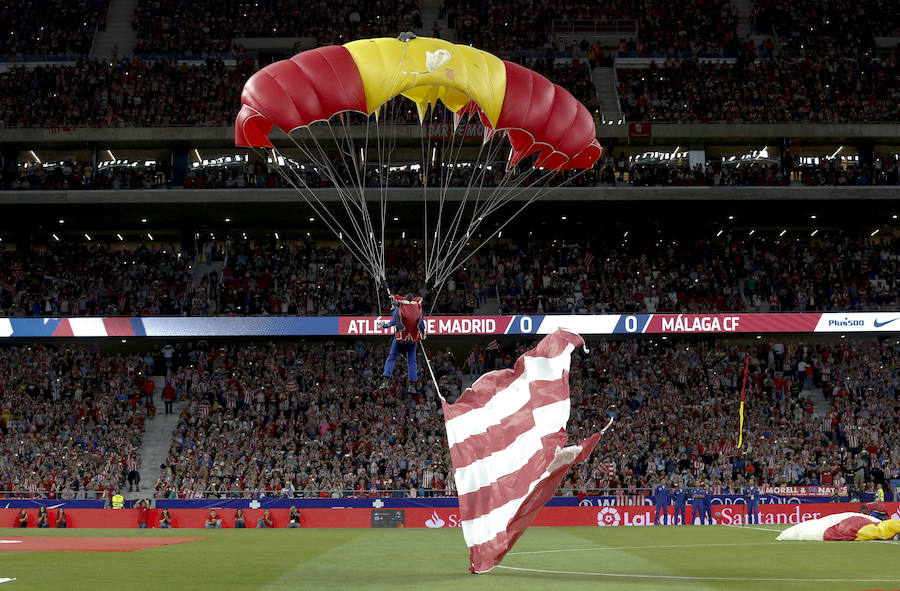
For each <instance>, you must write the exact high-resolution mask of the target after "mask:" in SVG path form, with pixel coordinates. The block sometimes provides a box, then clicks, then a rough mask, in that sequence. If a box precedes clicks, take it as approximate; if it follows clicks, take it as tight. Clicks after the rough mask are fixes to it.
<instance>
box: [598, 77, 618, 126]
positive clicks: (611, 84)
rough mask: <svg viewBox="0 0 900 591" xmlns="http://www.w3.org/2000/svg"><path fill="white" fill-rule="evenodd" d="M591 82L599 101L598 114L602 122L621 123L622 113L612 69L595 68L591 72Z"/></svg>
mask: <svg viewBox="0 0 900 591" xmlns="http://www.w3.org/2000/svg"><path fill="white" fill-rule="evenodd" d="M591 80H593V81H594V87H595V88H596V89H597V97H598V98H599V99H600V112H601V113H602V114H603V121H614V122H616V123H620V122H622V111H621V110H620V109H619V97H618V89H617V88H616V70H615V68H612V67H607V68H601V67H597V68H594V69H593V70H591Z"/></svg>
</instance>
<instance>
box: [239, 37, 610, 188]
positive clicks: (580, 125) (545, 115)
mask: <svg viewBox="0 0 900 591" xmlns="http://www.w3.org/2000/svg"><path fill="white" fill-rule="evenodd" d="M438 50H444V51H446V52H448V53H449V61H447V62H446V63H444V64H442V65H441V66H440V67H438V68H437V69H435V70H434V71H430V72H429V71H427V69H426V58H427V55H428V53H435V52H437V51H438ZM401 64H402V65H401ZM398 95H402V96H404V97H406V98H408V99H409V100H411V101H413V102H414V103H415V104H416V106H417V107H418V109H419V113H420V116H421V115H422V114H423V113H424V112H425V110H426V109H427V107H428V105H433V104H435V103H436V102H437V101H438V100H440V101H441V102H442V103H443V104H444V105H445V106H446V107H447V108H448V109H449V110H450V111H453V112H454V113H463V112H466V111H467V110H477V112H478V114H479V115H480V117H481V120H482V123H484V125H485V126H486V127H488V128H490V129H491V130H503V131H506V132H507V134H508V137H509V141H510V144H511V146H512V152H511V154H510V163H511V164H513V165H515V164H516V163H518V162H519V161H521V160H522V159H523V158H525V157H526V156H528V155H530V154H533V153H535V152H539V153H540V157H539V158H538V159H537V160H536V161H535V163H534V165H535V166H537V167H541V168H547V169H552V170H567V169H584V168H590V167H591V166H593V164H594V163H595V162H596V161H597V159H598V158H599V157H600V155H601V153H602V148H601V147H600V144H599V142H598V141H597V139H596V130H595V123H594V119H593V117H591V114H590V113H589V112H588V110H587V108H585V106H584V105H582V104H581V103H580V102H579V101H578V100H576V99H575V98H574V97H573V96H572V95H571V94H569V92H568V91H566V90H565V89H563V88H561V87H560V86H558V85H556V84H553V83H552V82H550V81H549V80H547V79H546V78H545V77H543V76H541V75H540V74H538V73H536V72H533V71H531V70H529V69H528V68H524V67H522V66H519V65H517V64H514V63H512V62H508V61H504V60H501V59H500V58H498V57H496V56H494V55H491V54H489V53H486V52H484V51H481V50H479V49H475V48H472V47H469V46H467V45H455V44H453V43H449V42H447V41H443V40H441V39H431V38H422V37H419V38H414V39H412V40H410V41H408V42H404V41H400V40H397V39H390V38H381V39H363V40H359V41H352V42H350V43H347V44H346V45H335V46H328V47H320V48H318V49H313V50H310V51H304V52H303V53H300V54H297V55H295V56H294V57H292V58H291V59H288V60H284V61H280V62H276V63H274V64H272V65H269V66H267V67H265V68H263V69H262V70H260V71H259V72H257V73H256V74H254V75H253V77H251V78H250V80H249V81H248V82H247V83H246V84H245V85H244V91H243V93H242V95H241V103H242V107H241V111H240V113H239V114H238V117H237V121H236V122H235V143H236V144H237V145H238V146H250V147H271V146H272V143H271V142H270V141H269V138H268V135H269V133H270V132H271V130H272V126H273V125H274V126H277V127H279V128H280V129H282V130H283V131H285V132H290V131H292V130H295V129H297V128H300V127H304V126H308V125H310V124H311V123H314V122H317V121H323V120H327V119H330V118H331V117H333V116H334V115H336V114H339V113H341V112H345V111H356V112H359V113H364V114H367V115H372V114H374V113H376V112H377V110H378V109H379V108H380V107H381V106H382V105H383V104H384V103H385V102H387V101H388V100H389V99H391V98H393V97H396V96H398Z"/></svg>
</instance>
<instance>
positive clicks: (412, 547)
mask: <svg viewBox="0 0 900 591" xmlns="http://www.w3.org/2000/svg"><path fill="white" fill-rule="evenodd" d="M777 532H778V528H777V527H774V526H773V527H771V528H770V527H768V526H761V527H760V528H759V529H750V528H739V527H726V526H715V527H701V526H697V527H620V528H588V527H571V528H531V529H529V530H528V531H526V532H525V535H524V536H523V537H522V538H521V539H520V540H519V542H518V544H516V546H515V547H514V548H513V551H512V552H511V553H510V554H509V555H507V557H506V558H505V559H504V561H503V563H502V565H501V567H499V568H496V569H494V570H493V571H492V572H490V573H487V574H482V575H471V574H469V572H468V570H467V567H468V550H467V549H466V547H465V543H464V542H463V537H462V532H461V531H460V530H459V529H440V530H428V529H332V530H323V529H307V530H302V529H301V530H287V529H279V530H255V529H246V530H231V529H229V530H218V531H207V530H184V529H176V530H168V531H163V530H79V529H71V530H53V529H50V530H35V529H28V530H17V529H3V530H0V540H2V539H8V538H12V537H18V536H48V537H49V536H101V537H108V536H148V537H152V536H179V537H180V536H202V537H206V538H207V539H205V540H202V541H197V542H190V543H185V544H177V545H172V546H163V547H158V548H153V549H147V550H139V551H135V552H4V551H0V577H15V578H16V580H15V581H13V582H10V583H5V584H3V585H2V586H0V591H6V590H7V589H9V591H15V589H52V590H59V589H89V590H90V591H98V590H100V589H116V590H119V589H123V590H127V589H135V590H145V589H163V590H166V591H176V590H180V589H190V590H195V589H196V590H206V589H209V590H223V589H241V590H244V589H263V590H270V589H271V590H276V589H341V590H343V589H350V590H359V589H389V590H392V591H393V590H398V589H428V590H441V589H447V590H450V589H452V590H454V591H458V590H459V589H484V590H490V589H514V590H515V591H526V590H529V589H565V590H572V589H591V590H597V589H665V590H677V589H689V590H691V591H697V590H701V589H727V590H733V589H766V590H768V589H773V590H780V589H784V590H788V589H790V590H795V589H815V590H830V589H897V588H900V560H898V557H900V543H897V542H865V543H863V542H776V541H775V536H776V535H777Z"/></svg>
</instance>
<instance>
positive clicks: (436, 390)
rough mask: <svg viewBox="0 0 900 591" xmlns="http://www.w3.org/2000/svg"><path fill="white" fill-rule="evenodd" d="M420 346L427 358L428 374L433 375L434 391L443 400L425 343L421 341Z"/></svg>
mask: <svg viewBox="0 0 900 591" xmlns="http://www.w3.org/2000/svg"><path fill="white" fill-rule="evenodd" d="M419 345H421V346H422V356H424V357H425V365H427V366H428V373H429V374H431V381H432V382H434V391H435V392H437V395H438V398H443V396H441V389H440V388H439V387H438V381H437V378H435V377H434V370H433V369H431V361H429V360H428V353H427V352H426V351H425V343H424V342H422V341H419Z"/></svg>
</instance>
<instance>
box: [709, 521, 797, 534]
mask: <svg viewBox="0 0 900 591" xmlns="http://www.w3.org/2000/svg"><path fill="white" fill-rule="evenodd" d="M722 525H724V526H725V527H734V528H737V529H755V530H759V531H774V532H779V533H780V532H783V531H784V530H783V529H772V528H769V527H753V526H752V525H731V524H728V523H723V524H722Z"/></svg>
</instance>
